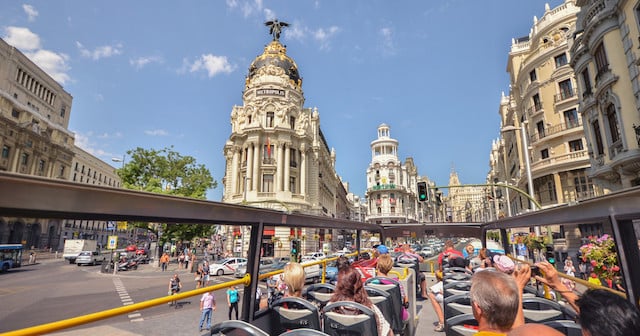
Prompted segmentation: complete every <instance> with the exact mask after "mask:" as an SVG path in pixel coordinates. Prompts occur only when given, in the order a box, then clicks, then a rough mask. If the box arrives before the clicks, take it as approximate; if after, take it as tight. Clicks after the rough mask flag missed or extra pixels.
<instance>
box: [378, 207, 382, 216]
mask: <svg viewBox="0 0 640 336" xmlns="http://www.w3.org/2000/svg"><path fill="white" fill-rule="evenodd" d="M381 213H382V208H381V207H378V215H379V214H381Z"/></svg>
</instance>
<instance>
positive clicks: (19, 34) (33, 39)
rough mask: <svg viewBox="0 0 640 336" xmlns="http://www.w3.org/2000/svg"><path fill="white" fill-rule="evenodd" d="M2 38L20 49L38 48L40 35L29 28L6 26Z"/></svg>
mask: <svg viewBox="0 0 640 336" xmlns="http://www.w3.org/2000/svg"><path fill="white" fill-rule="evenodd" d="M3 39H4V41H5V42H7V43H9V44H10V45H12V46H14V47H16V48H18V49H20V50H22V51H29V50H35V49H40V37H39V36H38V35H37V34H35V33H33V32H32V31H31V30H29V28H23V27H7V28H5V29H4V37H3Z"/></svg>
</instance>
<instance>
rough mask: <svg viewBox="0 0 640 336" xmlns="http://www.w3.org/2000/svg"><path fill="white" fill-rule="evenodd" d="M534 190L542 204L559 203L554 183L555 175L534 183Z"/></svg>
mask: <svg viewBox="0 0 640 336" xmlns="http://www.w3.org/2000/svg"><path fill="white" fill-rule="evenodd" d="M533 185H534V190H535V192H536V196H537V199H538V200H540V203H542V204H545V203H546V204H549V203H555V202H557V197H556V185H555V183H554V181H553V175H546V176H543V177H541V178H538V179H536V180H535V181H533Z"/></svg>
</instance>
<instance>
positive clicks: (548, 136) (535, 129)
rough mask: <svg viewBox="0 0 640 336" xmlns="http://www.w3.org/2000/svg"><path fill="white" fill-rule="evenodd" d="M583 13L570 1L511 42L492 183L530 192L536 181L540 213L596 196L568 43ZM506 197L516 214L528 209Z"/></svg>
mask: <svg viewBox="0 0 640 336" xmlns="http://www.w3.org/2000/svg"><path fill="white" fill-rule="evenodd" d="M578 10H579V8H578V7H576V6H575V4H574V1H571V0H567V1H565V2H564V3H563V4H561V5H560V6H558V7H557V8H554V9H551V8H549V6H548V5H546V7H545V12H544V14H543V16H542V17H541V18H540V19H537V18H535V17H534V24H533V27H532V28H531V31H530V33H529V34H528V35H527V36H524V37H521V38H517V39H514V40H513V42H512V45H511V51H510V53H509V57H508V62H507V72H508V73H509V75H510V92H509V94H508V95H507V96H505V95H503V97H502V98H501V101H500V109H499V114H500V117H501V124H502V125H501V127H502V133H501V139H500V140H499V141H497V142H496V144H494V146H497V147H496V151H495V153H494V154H492V158H491V161H492V173H490V174H489V175H490V176H489V179H490V180H491V181H497V182H500V183H508V184H510V185H515V186H517V187H518V188H519V189H521V190H523V191H529V190H530V188H529V185H528V183H529V182H528V178H527V174H531V180H532V181H533V183H532V184H533V188H532V190H533V195H532V196H533V197H534V198H535V199H536V200H537V202H539V203H540V205H541V206H542V207H551V206H557V205H560V204H567V203H570V202H574V201H578V200H581V199H585V198H589V197H593V196H594V195H597V194H598V193H599V191H598V189H597V188H596V187H594V185H593V181H592V179H591V177H590V176H589V172H588V170H589V166H590V162H589V155H588V149H587V144H586V141H585V137H584V131H583V124H584V123H583V118H582V116H581V115H580V113H579V112H578V104H579V95H578V94H577V91H576V79H575V75H574V72H573V69H572V68H571V66H570V61H571V55H570V53H569V45H568V42H569V40H570V39H571V37H572V35H571V32H572V31H574V28H575V23H576V15H577V13H578ZM522 132H524V136H523V134H522ZM525 151H527V152H526V153H525ZM527 155H528V163H529V167H527ZM509 196H510V197H509V198H510V199H509V204H508V208H509V211H510V212H511V213H512V214H514V215H515V214H518V213H521V212H523V211H526V210H528V209H529V208H530V205H529V200H528V199H527V198H526V197H524V196H523V195H522V194H520V193H510V194H509Z"/></svg>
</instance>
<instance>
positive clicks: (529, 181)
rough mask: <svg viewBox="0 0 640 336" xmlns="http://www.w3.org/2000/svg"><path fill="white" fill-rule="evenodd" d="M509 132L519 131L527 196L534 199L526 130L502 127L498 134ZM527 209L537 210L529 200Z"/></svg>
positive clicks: (523, 128)
mask: <svg viewBox="0 0 640 336" xmlns="http://www.w3.org/2000/svg"><path fill="white" fill-rule="evenodd" d="M510 131H520V134H521V135H522V147H523V151H524V164H525V168H526V170H527V184H528V191H529V196H531V197H535V196H534V192H533V179H532V178H531V162H530V159H529V142H528V141H527V129H526V128H525V127H524V126H523V127H515V126H511V125H510V126H504V127H502V129H501V130H500V132H502V133H506V132H510ZM529 209H531V210H537V209H536V205H535V204H534V203H533V202H531V200H529Z"/></svg>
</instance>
